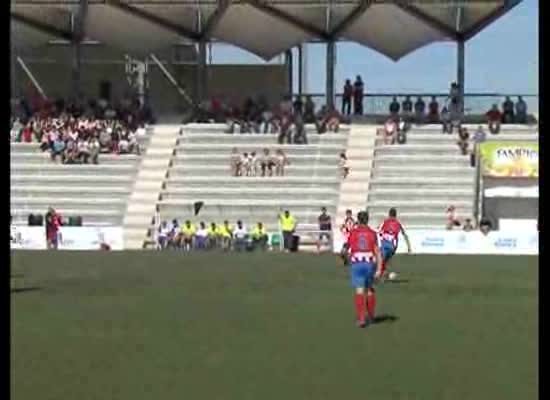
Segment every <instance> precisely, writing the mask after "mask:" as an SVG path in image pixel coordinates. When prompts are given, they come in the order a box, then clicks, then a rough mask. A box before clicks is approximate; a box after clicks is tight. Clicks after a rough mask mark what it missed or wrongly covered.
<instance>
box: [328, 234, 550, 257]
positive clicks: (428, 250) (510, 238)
mask: <svg viewBox="0 0 550 400" xmlns="http://www.w3.org/2000/svg"><path fill="white" fill-rule="evenodd" d="M407 234H408V235H409V239H410V241H411V247H412V252H413V253H415V254H503V255H505V254H510V255H538V254H539V235H538V232H537V231H536V230H524V231H495V232H490V233H489V234H488V235H487V236H486V235H483V234H482V233H481V232H479V231H474V232H463V231H444V230H409V231H407ZM337 235H338V238H335V241H334V251H335V252H338V251H340V249H341V248H342V243H343V239H342V237H341V235H340V234H339V233H337ZM406 252H407V245H406V244H405V241H404V240H403V237H400V239H399V246H398V249H397V253H398V254H399V253H406Z"/></svg>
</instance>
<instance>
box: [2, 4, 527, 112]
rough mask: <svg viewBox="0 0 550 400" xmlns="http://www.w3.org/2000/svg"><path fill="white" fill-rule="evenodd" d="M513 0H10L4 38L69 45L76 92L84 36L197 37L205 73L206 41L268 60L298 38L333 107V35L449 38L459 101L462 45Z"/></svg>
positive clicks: (387, 46)
mask: <svg viewBox="0 0 550 400" xmlns="http://www.w3.org/2000/svg"><path fill="white" fill-rule="evenodd" d="M521 1H522V0H12V2H11V22H12V31H11V32H12V35H13V36H12V45H16V46H19V47H33V46H37V45H40V44H46V43H48V42H50V41H51V39H52V37H53V38H58V39H63V40H66V41H69V42H70V43H72V44H73V45H74V47H75V71H74V74H73V78H74V80H75V88H76V92H77V93H78V90H77V89H78V82H79V69H80V66H79V63H80V61H79V58H80V56H79V55H78V54H79V47H80V43H84V42H86V41H90V40H92V41H94V40H99V41H100V42H102V43H104V44H106V45H110V46H113V47H117V48H120V49H122V50H124V51H127V52H129V53H132V54H133V55H136V56H139V55H143V56H145V55H148V54H150V53H154V52H156V51H158V50H161V49H166V48H168V47H170V46H174V45H177V44H182V43H187V44H192V43H198V44H199V46H198V47H199V49H203V51H201V52H199V53H200V55H201V58H202V59H201V60H199V63H198V65H197V67H198V72H199V76H202V77H203V78H204V77H205V76H206V74H204V73H202V72H204V71H203V70H204V69H205V65H206V60H205V54H206V52H205V51H204V49H205V47H204V44H205V42H208V41H221V42H226V43H229V44H232V45H235V46H237V47H240V48H242V49H245V50H248V51H250V52H251V53H254V54H256V55H258V56H260V57H261V58H263V59H264V60H266V61H269V60H270V59H272V58H273V57H275V56H277V55H278V54H281V53H282V52H284V51H287V50H289V49H291V48H293V47H295V46H298V45H301V44H302V43H305V42H311V41H321V42H326V43H327V62H326V97H327V104H328V105H329V106H330V105H333V104H334V59H335V46H334V43H335V42H336V41H338V40H347V41H353V42H357V43H359V44H362V45H364V46H367V47H369V48H371V49H374V50H376V51H378V52H379V53H381V54H383V55H385V56H386V57H389V58H390V59H392V60H394V61H398V60H399V59H400V58H402V57H404V56H405V55H407V54H409V53H411V52H413V51H415V50H417V49H419V48H421V47H423V46H425V45H428V44H430V43H434V42H438V41H449V40H451V41H455V42H457V44H458V47H457V60H458V61H457V82H458V84H459V86H460V91H461V93H460V95H461V98H463V96H464V58H465V55H464V43H465V42H466V41H467V40H469V39H471V38H472V37H474V36H475V35H476V34H477V33H479V32H480V31H482V30H483V29H484V28H486V27H487V26H488V25H490V24H491V23H492V22H494V21H495V20H497V19H498V18H500V17H501V16H502V15H504V14H505V13H507V12H508V11H509V10H511V9H512V8H513V7H515V6H516V5H518V4H519V3H521ZM38 38H43V41H42V42H41V41H40V39H38ZM299 54H301V52H299ZM299 63H301V59H300V60H299ZM289 65H291V63H290V64H289ZM198 81H200V82H197V92H198V93H204V87H205V85H206V82H205V79H199V80H198ZM203 81H204V82H203ZM198 100H202V98H199V99H198Z"/></svg>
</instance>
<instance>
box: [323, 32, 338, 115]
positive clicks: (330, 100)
mask: <svg viewBox="0 0 550 400" xmlns="http://www.w3.org/2000/svg"><path fill="white" fill-rule="evenodd" d="M335 60H336V43H335V42H334V41H333V40H330V41H328V42H327V61H326V62H327V76H326V85H327V86H326V93H325V95H326V98H327V106H328V107H334V64H335Z"/></svg>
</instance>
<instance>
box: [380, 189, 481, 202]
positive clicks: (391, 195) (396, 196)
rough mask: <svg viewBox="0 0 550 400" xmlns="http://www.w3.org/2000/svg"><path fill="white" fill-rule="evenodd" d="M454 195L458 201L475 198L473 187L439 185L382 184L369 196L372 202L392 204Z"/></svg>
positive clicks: (444, 198) (441, 198)
mask: <svg viewBox="0 0 550 400" xmlns="http://www.w3.org/2000/svg"><path fill="white" fill-rule="evenodd" d="M449 196H452V197H453V198H454V199H456V201H471V200H472V198H473V187H472V188H469V187H467V188H462V189H461V188H458V189H457V188H441V187H438V186H435V187H428V188H424V189H423V188H417V187H409V188H406V187H402V186H395V187H391V186H389V187H388V186H385V185H384V186H380V188H378V189H376V190H373V191H372V193H371V194H370V196H369V204H370V203H371V202H376V203H378V202H381V203H384V204H391V203H392V202H394V201H401V200H407V201H415V200H424V199H425V200H447V199H448V198H449Z"/></svg>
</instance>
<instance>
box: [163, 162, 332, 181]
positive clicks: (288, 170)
mask: <svg viewBox="0 0 550 400" xmlns="http://www.w3.org/2000/svg"><path fill="white" fill-rule="evenodd" d="M168 174H169V176H197V175H201V176H220V175H223V174H226V175H230V174H231V170H230V168H229V164H228V163H226V164H225V165H215V164H214V165H211V164H194V165H176V166H173V167H172V168H170V171H169V173H168ZM312 175H313V176H315V175H317V176H338V175H339V170H338V167H337V166H335V165H316V166H315V168H313V169H311V168H304V166H296V165H293V164H291V165H287V166H286V167H285V176H289V177H295V176H303V177H310V176H312ZM243 178H245V179H246V178H247V177H243ZM264 178H265V179H268V178H269V177H264Z"/></svg>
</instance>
